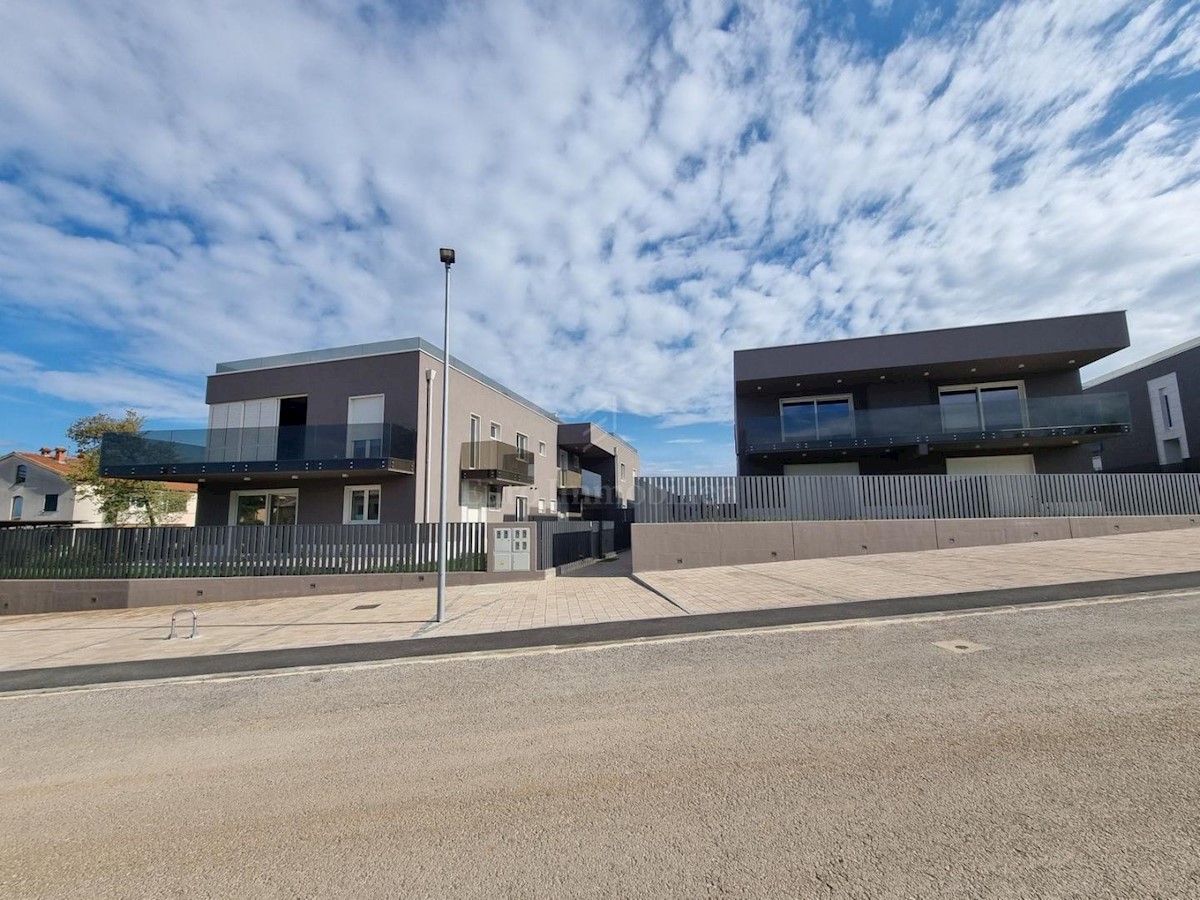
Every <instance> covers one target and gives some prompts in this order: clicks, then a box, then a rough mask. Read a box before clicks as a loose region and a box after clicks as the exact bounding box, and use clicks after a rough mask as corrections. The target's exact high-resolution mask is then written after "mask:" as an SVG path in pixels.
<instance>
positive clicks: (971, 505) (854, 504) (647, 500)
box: [637, 474, 1200, 522]
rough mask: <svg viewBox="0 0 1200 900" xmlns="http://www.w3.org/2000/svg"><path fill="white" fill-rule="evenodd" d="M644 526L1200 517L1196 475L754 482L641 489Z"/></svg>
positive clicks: (782, 478) (712, 480) (663, 483)
mask: <svg viewBox="0 0 1200 900" xmlns="http://www.w3.org/2000/svg"><path fill="white" fill-rule="evenodd" d="M637 497H638V520H639V521H641V522H755V521H758V522H764V521H767V522H769V521H789V520H798V521H820V520H830V519H963V518H967V519H970V518H997V517H1005V518H1010V517H1019V518H1025V517H1031V518H1033V517H1042V516H1178V515H1197V514H1200V475H1192V474H1180V475H1165V474H1159V475H1151V474H1146V475H1111V474H1096V475H861V476H860V475H832V476H820V475H815V476H814V475H808V476H805V475H750V476H742V477H732V476H729V477H724V476H722V477H704V478H700V477H662V478H639V479H638V480H637Z"/></svg>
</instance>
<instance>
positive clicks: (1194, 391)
mask: <svg viewBox="0 0 1200 900" xmlns="http://www.w3.org/2000/svg"><path fill="white" fill-rule="evenodd" d="M1113 391H1120V392H1123V393H1126V394H1128V395H1129V409H1130V413H1131V416H1132V417H1131V422H1132V425H1133V429H1132V433H1131V434H1130V435H1129V437H1126V438H1122V439H1121V440H1119V441H1107V440H1106V441H1103V442H1102V443H1101V444H1100V446H1099V447H1098V448H1097V449H1098V460H1099V467H1100V468H1102V469H1103V470H1104V471H1105V472H1200V338H1194V339H1192V340H1190V341H1188V342H1186V343H1183V344H1179V345H1178V346H1176V347H1172V348H1170V349H1169V350H1164V351H1163V352H1162V353H1156V354H1155V355H1153V356H1149V357H1147V358H1146V359H1143V360H1141V361H1140V362H1136V363H1133V364H1132V365H1128V366H1125V367H1123V368H1120V369H1117V370H1116V371H1114V372H1109V373H1108V374H1107V375H1102V376H1101V377H1099V378H1093V379H1091V380H1090V381H1088V382H1086V383H1085V384H1084V386H1083V392H1084V394H1085V395H1086V396H1093V395H1096V394H1107V393H1112V392H1113Z"/></svg>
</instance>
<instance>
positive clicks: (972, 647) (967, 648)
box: [933, 640, 988, 653]
mask: <svg viewBox="0 0 1200 900" xmlns="http://www.w3.org/2000/svg"><path fill="white" fill-rule="evenodd" d="M933 646H935V647H941V648H942V649H943V650H949V651H950V652H951V653H978V652H979V651H980V650H986V649H988V648H987V647H985V646H983V644H976V643H975V642H974V641H967V640H957V641H934V642H933Z"/></svg>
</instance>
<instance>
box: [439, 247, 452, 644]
mask: <svg viewBox="0 0 1200 900" xmlns="http://www.w3.org/2000/svg"><path fill="white" fill-rule="evenodd" d="M441 258H442V263H443V265H445V267H446V310H445V315H446V322H445V330H444V332H443V334H442V473H441V474H442V490H441V500H440V502H439V507H440V509H439V512H438V578H437V620H438V621H439V622H444V621H446V549H447V545H448V541H447V540H446V538H447V535H446V486H447V484H448V480H449V479H448V476H449V469H450V266H452V265H453V264H454V251H453V250H448V249H446V248H442V250H441Z"/></svg>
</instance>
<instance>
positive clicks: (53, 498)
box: [42, 494, 58, 513]
mask: <svg viewBox="0 0 1200 900" xmlns="http://www.w3.org/2000/svg"><path fill="white" fill-rule="evenodd" d="M42 512H48V513H51V512H58V494H47V495H46V497H45V500H43V502H42Z"/></svg>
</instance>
